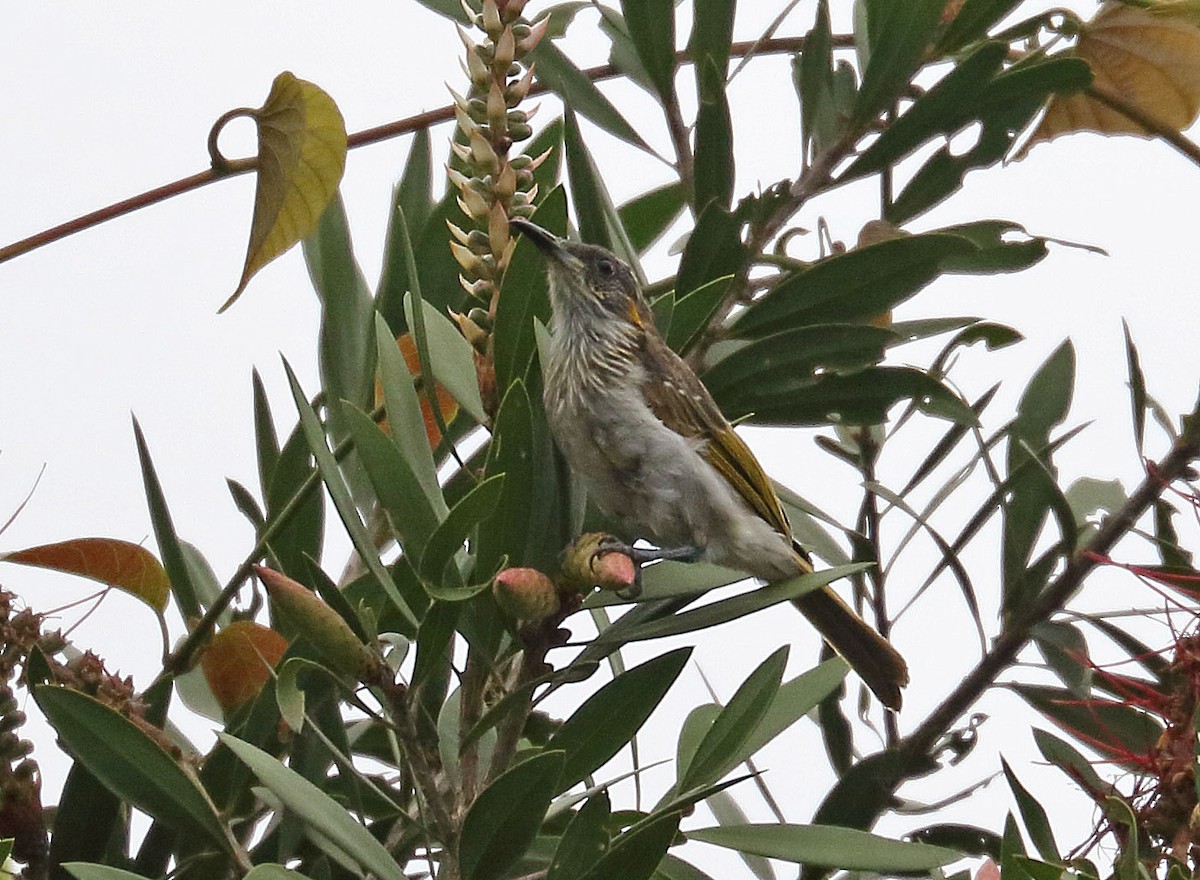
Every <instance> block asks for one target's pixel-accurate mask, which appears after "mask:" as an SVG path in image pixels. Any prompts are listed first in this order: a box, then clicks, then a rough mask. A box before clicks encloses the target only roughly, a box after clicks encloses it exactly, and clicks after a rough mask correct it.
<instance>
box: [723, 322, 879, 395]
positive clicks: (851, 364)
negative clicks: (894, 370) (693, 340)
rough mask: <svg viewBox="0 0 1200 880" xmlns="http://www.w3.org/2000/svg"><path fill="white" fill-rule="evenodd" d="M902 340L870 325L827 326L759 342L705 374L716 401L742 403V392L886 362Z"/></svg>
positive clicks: (790, 331)
mask: <svg viewBox="0 0 1200 880" xmlns="http://www.w3.org/2000/svg"><path fill="white" fill-rule="evenodd" d="M899 341H901V337H899V336H898V335H897V334H896V333H895V332H893V331H892V330H891V329H889V328H884V327H872V326H871V325H869V324H822V325H818V326H815V327H797V328H795V329H793V330H785V331H783V332H781V333H774V334H772V335H770V336H766V337H763V338H762V339H759V340H756V341H754V342H752V343H750V344H749V345H746V346H743V347H741V348H738V349H737V350H735V351H733V352H732V353H730V354H728V355H726V356H725V357H723V358H721V359H720V360H718V361H717V362H716V363H715V364H713V366H711V367H710V368H709V369H708V370H707V371H705V373H704V377H703V378H704V384H705V386H706V387H707V388H708V390H709V391H710V392H711V393H712V395H713V397H714V398H716V400H717V402H718V403H721V402H722V401H723V400H729V399H736V398H737V396H738V394H739V391H740V389H742V388H747V387H749V388H761V387H763V386H764V385H767V384H768V383H772V382H780V381H787V382H788V384H789V386H793V385H794V383H796V382H803V381H805V380H807V381H808V382H809V383H811V382H815V381H816V380H817V377H818V376H819V375H820V374H823V373H827V372H831V371H842V370H855V369H861V368H862V367H866V366H869V365H872V364H877V363H879V362H880V361H881V360H883V356H884V354H885V352H886V351H887V348H888V346H889V345H894V344H896V343H897V342H899Z"/></svg>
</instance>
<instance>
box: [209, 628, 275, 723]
mask: <svg viewBox="0 0 1200 880" xmlns="http://www.w3.org/2000/svg"><path fill="white" fill-rule="evenodd" d="M287 647H288V643H287V639H285V638H284V637H283V636H281V635H280V634H279V633H277V632H275V630H273V629H271V628H270V627H266V626H263V625H262V624H261V623H255V622H254V621H252V620H235V621H234V622H233V623H231V624H229V626H227V627H225V628H224V629H223V630H221V631H220V632H219V633H217V634H216V635H214V636H213V637H212V640H211V641H210V642H209V643H208V645H207V646H206V647H205V648H204V653H203V654H202V655H201V657H200V666H201V668H202V669H203V670H204V680H205V681H207V682H208V687H209V689H210V690H211V691H212V692H213V696H214V697H215V698H216V700H217V703H219V704H220V706H221V710H222V711H223V712H224V713H225V717H226V718H229V717H230V716H231V715H233V713H234V712H236V711H237V710H238V709H240V708H241V707H242V706H244V705H245V704H246V703H248V702H250V701H251V700H252V699H254V698H255V697H256V696H258V692H259V691H261V690H262V688H263V685H264V684H266V683H267V679H268V678H270V676H271V672H270V670H271V669H273V668H274V666H275V664H277V663H278V662H279V660H280V658H281V657H283V655H284V652H285V651H287Z"/></svg>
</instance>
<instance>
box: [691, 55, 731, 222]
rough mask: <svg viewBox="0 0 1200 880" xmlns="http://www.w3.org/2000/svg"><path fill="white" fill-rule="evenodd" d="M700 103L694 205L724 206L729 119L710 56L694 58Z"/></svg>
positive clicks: (728, 170)
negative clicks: (696, 59) (695, 59)
mask: <svg viewBox="0 0 1200 880" xmlns="http://www.w3.org/2000/svg"><path fill="white" fill-rule="evenodd" d="M697 76H698V81H699V83H698V84H699V96H700V107H699V109H698V110H697V113H696V149H695V190H696V194H695V203H694V204H695V207H696V210H697V211H701V210H703V209H704V208H705V207H707V206H708V203H709V202H715V203H716V204H718V205H720V206H721V207H723V208H728V207H729V205H730V203H731V202H732V201H733V183H734V164H733V120H732V119H731V117H730V115H729V99H728V98H727V97H726V95H725V76H724V74H723V73H722V72H721V71H720V70H718V68H717V64H716V62H715V61H714V59H713V58H711V57H705V58H703V59H701V60H699V61H698V62H697Z"/></svg>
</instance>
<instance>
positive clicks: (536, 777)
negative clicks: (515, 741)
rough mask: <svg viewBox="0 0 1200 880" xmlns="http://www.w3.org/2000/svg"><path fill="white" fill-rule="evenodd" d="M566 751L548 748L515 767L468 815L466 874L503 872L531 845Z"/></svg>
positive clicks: (483, 879)
mask: <svg viewBox="0 0 1200 880" xmlns="http://www.w3.org/2000/svg"><path fill="white" fill-rule="evenodd" d="M562 765H563V755H562V753H561V752H555V751H549V752H543V753H541V754H538V755H535V756H534V757H532V758H529V759H528V760H525V761H522V762H521V763H520V764H517V765H516V766H514V767H512V768H510V769H509V770H507V771H506V772H505V773H504V774H503V775H501V776H500V777H499V778H497V779H496V781H495V782H493V783H492V784H491V785H489V786H488V787H487V788H486V789H484V790H483V792H482V793H480V795H479V797H478V798H476V799H475V803H473V804H472V805H471V808H470V809H469V810H468V811H467V815H466V816H465V817H464V818H463V826H462V834H461V835H460V837H459V844H458V861H459V865H460V866H461V869H462V876H463V878H464V880H493V878H496V877H501V876H503V875H504V873H505V872H506V871H507V870H508V869H509V868H510V867H511V866H512V865H513V864H514V863H515V862H516V861H517V859H519V858H520V857H521V856H522V855H523V854H524V852H525V850H526V849H528V848H529V845H530V844H531V843H532V842H533V839H534V837H535V836H537V832H538V829H539V828H541V826H542V821H543V820H544V819H545V816H546V810H548V809H549V807H550V799H551V797H552V796H553V794H554V789H555V784H556V782H557V781H558V778H559V774H560V773H561V771H562Z"/></svg>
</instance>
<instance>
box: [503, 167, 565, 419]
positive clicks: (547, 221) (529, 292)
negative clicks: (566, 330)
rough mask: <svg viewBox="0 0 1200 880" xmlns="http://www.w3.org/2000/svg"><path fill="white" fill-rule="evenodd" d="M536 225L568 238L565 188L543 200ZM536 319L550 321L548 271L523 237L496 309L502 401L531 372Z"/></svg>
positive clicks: (505, 279) (535, 249)
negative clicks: (516, 382)
mask: <svg viewBox="0 0 1200 880" xmlns="http://www.w3.org/2000/svg"><path fill="white" fill-rule="evenodd" d="M533 222H534V223H537V224H538V225H539V226H541V227H542V228H544V229H548V230H549V231H550V232H553V233H554V234H555V235H566V234H567V196H566V192H565V191H564V190H563V188H562V187H561V186H559V187H556V188H555V189H554V190H553V191H552V192H550V193H549V194H547V196H546V198H545V199H543V200H542V203H541V204H540V205H539V206H538V209H537V211H535V212H534V215H533ZM535 319H536V320H538V321H541V322H542V323H543V324H545V323H548V322H549V320H550V297H549V294H548V293H547V290H546V267H545V264H544V262H543V260H542V255H541V254H540V253H538V250H537V248H536V247H535V246H534V245H533V244H532V243H531V242H530V241H528V240H527V239H526V238H525V237H524V236H521V237H520V238H518V239H517V246H516V249H515V250H514V251H513V255H512V260H511V261H510V262H509V265H508V270H507V271H506V272H505V273H504V288H503V292H502V295H501V296H500V303H499V305H498V306H497V308H496V324H495V328H494V339H495V345H496V351H495V358H494V360H495V364H496V391H497V393H498V394H499V395H500V397H501V399H503V397H504V396H505V394H507V392H508V389H509V386H511V385H512V383H513V382H514V381H516V380H517V379H520V378H521V377H523V376H524V375H525V373H526V371H527V370H528V369H529V364H530V361H531V359H532V358H533V353H534V350H535V348H536V341H535V338H534V330H533V326H534V320H535Z"/></svg>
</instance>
